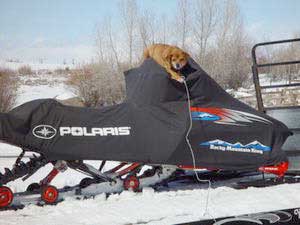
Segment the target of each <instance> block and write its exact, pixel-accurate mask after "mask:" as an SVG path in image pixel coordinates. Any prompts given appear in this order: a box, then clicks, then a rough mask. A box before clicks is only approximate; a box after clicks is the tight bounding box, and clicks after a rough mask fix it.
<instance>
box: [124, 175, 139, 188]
mask: <svg viewBox="0 0 300 225" xmlns="http://www.w3.org/2000/svg"><path fill="white" fill-rule="evenodd" d="M139 187H140V180H139V178H137V177H136V176H134V175H131V176H128V177H126V178H125V180H124V189H125V190H132V191H134V192H137V191H138V190H139Z"/></svg>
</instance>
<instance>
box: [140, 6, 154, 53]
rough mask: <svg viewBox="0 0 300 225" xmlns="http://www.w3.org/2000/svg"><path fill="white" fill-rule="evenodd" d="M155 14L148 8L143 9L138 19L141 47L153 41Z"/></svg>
mask: <svg viewBox="0 0 300 225" xmlns="http://www.w3.org/2000/svg"><path fill="white" fill-rule="evenodd" d="M155 18H156V17H155V15H154V13H152V12H151V11H149V10H145V11H144V12H143V13H142V14H141V15H140V16H139V19H138V28H139V35H140V38H141V41H142V46H143V49H144V48H145V47H147V46H148V45H150V44H154V42H155V34H156V33H158V32H157V30H156V20H155Z"/></svg>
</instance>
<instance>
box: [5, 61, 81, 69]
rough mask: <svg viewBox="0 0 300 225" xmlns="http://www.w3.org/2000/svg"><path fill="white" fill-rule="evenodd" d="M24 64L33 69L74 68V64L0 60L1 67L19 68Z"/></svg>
mask: <svg viewBox="0 0 300 225" xmlns="http://www.w3.org/2000/svg"><path fill="white" fill-rule="evenodd" d="M22 66H30V67H31V69H32V70H57V69H63V70H64V69H66V68H69V69H72V68H74V67H75V65H73V64H49V63H33V62H7V61H5V60H0V67H4V68H9V69H12V70H18V69H19V68H20V67H22Z"/></svg>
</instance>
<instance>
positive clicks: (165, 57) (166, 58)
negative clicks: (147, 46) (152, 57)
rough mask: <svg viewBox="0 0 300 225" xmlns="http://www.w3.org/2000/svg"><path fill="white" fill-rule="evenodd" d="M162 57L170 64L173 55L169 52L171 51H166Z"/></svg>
mask: <svg viewBox="0 0 300 225" xmlns="http://www.w3.org/2000/svg"><path fill="white" fill-rule="evenodd" d="M162 57H163V58H164V60H166V61H168V62H169V61H171V58H172V54H171V52H170V51H169V49H166V50H165V51H163V53H162Z"/></svg>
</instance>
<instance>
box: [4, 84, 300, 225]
mask: <svg viewBox="0 0 300 225" xmlns="http://www.w3.org/2000/svg"><path fill="white" fill-rule="evenodd" d="M57 95H63V96H69V95H72V93H71V92H70V90H68V89H67V88H66V86H64V85H63V84H62V83H61V84H59V85H37V86H32V85H30V86H29V85H22V86H21V87H20V89H19V98H18V101H17V102H18V103H17V104H18V105H19V104H22V103H23V102H26V101H29V100H32V99H37V98H49V97H50V98H51V97H54V96H57ZM18 153H20V149H19V148H16V147H13V146H9V145H6V144H3V143H2V144H1V143H0V155H1V156H4V155H5V156H13V155H17V154H18ZM13 162H14V158H0V168H1V169H0V170H1V172H3V169H4V167H9V168H10V167H11V166H12V164H13ZM91 163H92V164H97V163H99V162H91ZM50 169H51V167H50V166H46V167H45V168H43V169H42V170H41V171H39V172H38V173H37V174H35V175H34V176H32V177H31V178H30V179H28V180H27V181H26V182H22V181H20V180H17V181H15V182H11V183H10V184H9V185H8V186H9V187H11V188H12V190H13V191H23V190H25V189H26V187H27V186H28V185H29V184H30V183H32V182H36V181H38V180H39V179H41V178H43V176H45V175H46V174H47V173H48V172H49V171H50ZM83 177H84V176H83V175H82V174H80V173H78V172H75V171H72V170H68V171H66V172H65V173H63V174H60V175H59V176H58V177H57V178H56V179H55V180H54V181H53V185H56V186H57V187H63V186H65V185H74V184H77V183H78V182H79V181H80V180H81V179H82V178H83ZM299 192H300V184H289V185H287V184H285V185H278V186H275V187H267V188H259V189H258V188H248V189H246V190H234V189H232V188H229V187H213V188H212V189H211V190H210V199H209V202H208V211H207V212H206V210H205V209H206V198H207V195H208V188H207V184H199V185H198V184H197V185H190V186H187V187H185V188H182V187H180V188H174V189H172V190H170V191H161V192H154V190H153V189H151V188H146V189H144V190H143V191H142V192H141V193H132V192H129V191H124V192H123V193H121V194H113V195H110V196H109V197H108V198H107V199H106V197H105V196H104V195H99V196H97V197H96V198H95V199H88V200H75V199H67V200H66V201H64V202H62V203H59V204H58V205H56V206H45V207H38V206H34V205H31V206H28V207H26V208H25V209H23V210H18V211H3V212H0V225H12V224H24V225H30V224H43V225H60V224H61V225H62V224H63V225H65V224H72V225H95V224H99V225H100V224H101V225H102V224H103V225H110V224H111V225H118V224H120V225H125V224H127V225H129V224H152V225H154V224H159V225H164V224H166V225H168V224H177V223H182V222H189V221H194V220H199V219H204V218H214V217H224V216H231V215H239V214H247V213H255V212H263V211H270V210H280V209H285V208H293V207H300V195H299Z"/></svg>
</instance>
